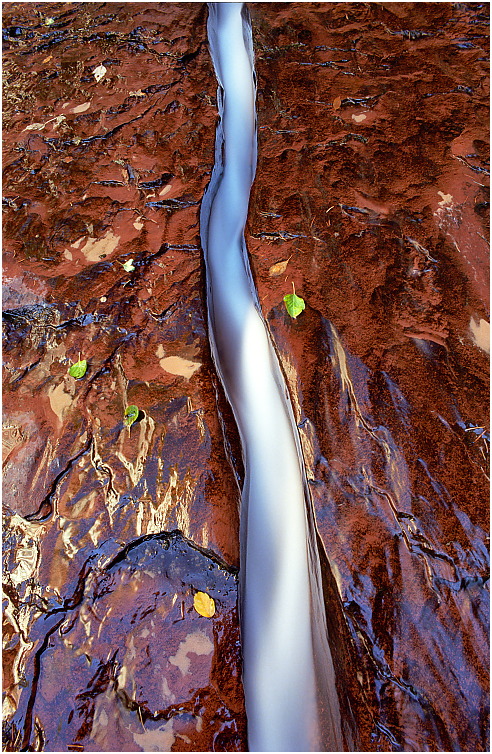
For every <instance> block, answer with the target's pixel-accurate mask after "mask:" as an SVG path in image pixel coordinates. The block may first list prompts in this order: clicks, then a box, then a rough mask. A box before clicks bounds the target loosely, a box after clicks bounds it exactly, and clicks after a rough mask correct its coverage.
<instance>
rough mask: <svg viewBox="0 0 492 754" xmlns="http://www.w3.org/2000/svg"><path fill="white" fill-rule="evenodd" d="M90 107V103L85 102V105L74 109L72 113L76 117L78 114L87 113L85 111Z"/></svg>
mask: <svg viewBox="0 0 492 754" xmlns="http://www.w3.org/2000/svg"><path fill="white" fill-rule="evenodd" d="M90 106H91V103H90V102H84V104H83V105H77V107H72V109H71V110H70V112H71V113H73V114H74V115H75V114H76V113H85V111H86V110H88V109H89V108H90Z"/></svg>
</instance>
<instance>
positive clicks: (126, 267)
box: [121, 259, 135, 272]
mask: <svg viewBox="0 0 492 754" xmlns="http://www.w3.org/2000/svg"><path fill="white" fill-rule="evenodd" d="M121 266H122V267H123V269H124V270H125V272H133V270H134V269H135V265H134V264H133V259H129V260H128V262H125V263H124V264H122V265H121Z"/></svg>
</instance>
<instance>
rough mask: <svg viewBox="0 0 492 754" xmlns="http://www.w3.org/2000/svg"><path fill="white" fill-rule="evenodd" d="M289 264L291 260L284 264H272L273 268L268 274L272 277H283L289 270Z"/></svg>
mask: <svg viewBox="0 0 492 754" xmlns="http://www.w3.org/2000/svg"><path fill="white" fill-rule="evenodd" d="M288 264H289V259H286V260H285V261H284V262H277V263H276V264H272V266H271V267H270V269H269V270H268V274H269V275H270V277H276V276H277V275H281V274H282V273H283V272H285V270H286V269H287V265H288Z"/></svg>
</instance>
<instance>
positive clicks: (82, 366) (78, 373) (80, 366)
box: [68, 359, 87, 380]
mask: <svg viewBox="0 0 492 754" xmlns="http://www.w3.org/2000/svg"><path fill="white" fill-rule="evenodd" d="M86 372H87V361H86V359H82V361H76V362H75V364H72V366H71V367H70V369H69V370H68V373H69V375H70V377H75V379H76V380H80V379H81V378H82V377H83V376H84V374H85V373H86Z"/></svg>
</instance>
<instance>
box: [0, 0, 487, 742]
mask: <svg viewBox="0 0 492 754" xmlns="http://www.w3.org/2000/svg"><path fill="white" fill-rule="evenodd" d="M250 11H251V14H252V17H253V31H254V36H255V44H256V68H257V73H258V119H259V162H258V170H257V178H256V182H255V186H254V189H253V194H252V199H251V205H250V206H251V210H250V221H249V229H248V230H249V234H247V241H248V245H249V249H250V252H251V258H252V265H253V270H254V275H255V279H256V283H257V286H258V290H259V295H260V300H261V303H262V306H263V311H264V313H265V316H266V318H267V319H268V322H269V325H270V328H271V332H272V335H273V338H274V341H275V344H276V347H277V349H278V352H279V354H280V357H281V361H282V365H283V368H284V371H285V374H286V377H287V380H288V383H289V386H290V389H291V392H292V396H293V400H294V406H295V410H296V411H297V418H298V421H299V431H300V434H301V439H302V443H303V450H304V455H305V461H306V466H307V472H308V478H309V481H310V488H311V494H312V499H313V503H314V510H315V514H316V520H317V525H318V529H319V534H320V542H321V543H322V546H323V548H324V551H325V553H324V555H323V557H324V562H325V569H324V570H325V573H324V576H325V588H326V602H327V615H328V621H329V625H330V640H331V643H332V652H333V657H334V662H335V668H336V672H337V677H338V684H339V688H338V691H339V695H340V699H341V701H342V708H343V717H344V727H345V733H346V738H347V741H348V742H349V743H350V742H351V743H350V746H351V748H353V749H355V750H366V751H402V750H406V751H426V750H427V751H439V750H440V751H446V750H448V751H449V750H469V751H470V750H472V751H485V750H488V746H489V745H488V739H487V730H488V728H487V725H488V723H487V703H488V699H487V691H488V675H487V667H488V649H487V639H488V628H487V615H488V608H487V594H486V591H485V585H486V582H487V579H488V570H487V544H488V543H487V539H486V532H487V530H488V510H489V508H488V482H487V478H486V473H487V471H488V433H487V431H486V430H487V427H488V413H487V407H488V367H489V364H488V356H487V354H486V351H485V349H486V347H487V346H488V335H487V332H488V320H489V302H488V290H489V289H488V277H487V275H488V251H487V248H486V242H485V238H486V237H487V220H488V188H487V186H488V172H487V166H486V158H487V144H488V132H487V128H486V125H487V117H488V111H487V97H488V89H487V86H488V68H487V63H486V58H487V54H488V41H487V31H488V16H487V13H488V8H487V6H486V5H484V4H480V3H468V4H467V3H459V4H452V3H439V4H437V3H364V4H362V3H275V4H273V3H253V4H251V5H250ZM3 14H4V24H3V26H4V33H3V39H4V77H5V85H4V103H3V113H4V133H3V135H4V162H3V164H4V191H3V195H4V299H3V308H4V325H5V339H4V362H5V369H4V382H3V385H4V510H5V517H6V525H5V532H6V534H5V543H4V555H5V574H6V587H5V589H6V595H7V602H6V603H5V604H6V607H5V611H4V620H5V629H4V637H5V650H4V667H5V675H4V678H5V686H6V688H5V692H6V702H5V710H6V719H7V737H6V749H7V750H19V749H21V748H24V749H27V750H33V749H35V748H37V749H42V748H44V749H45V750H47V751H49V750H60V748H61V749H63V750H71V751H81V750H83V749H87V750H93V751H95V750H97V751H100V750H109V751H110V750H119V751H123V750H125V749H130V750H138V749H140V750H144V751H145V750H152V748H153V747H158V748H159V749H160V750H173V751H201V750H215V751H231V750H232V751H240V750H244V749H245V748H246V737H245V719H244V709H243V701H242V690H241V684H240V665H239V659H240V658H239V645H238V641H239V634H238V622H237V614H236V610H235V605H236V576H235V574H236V572H235V570H234V567H236V566H237V565H238V553H239V539H238V504H239V483H240V479H241V473H242V470H241V454H240V448H239V444H238V439H237V435H236V431H235V428H234V424H233V421H232V417H231V414H230V411H229V409H228V408H227V406H226V404H225V401H224V398H223V396H222V393H221V391H220V386H219V385H218V384H217V379H216V377H215V372H214V368H213V364H212V361H211V358H210V354H209V349H208V342H207V333H206V314H205V298H204V287H205V282H204V275H203V267H202V262H201V252H200V246H199V243H200V242H199V228H198V210H199V203H200V201H201V197H202V195H203V191H204V188H205V186H206V184H207V182H208V180H209V176H210V172H211V168H212V164H213V159H214V130H215V121H216V106H215V88H216V83H215V79H214V76H213V71H212V66H211V62H210V59H209V56H208V51H207V45H206V28H205V21H206V6H205V4H199V3H183V4H179V3H151V4H147V5H146V4H141V3H109V4H103V3H82V4H75V5H73V4H69V3H42V4H37V5H33V4H28V3H6V4H4V5H3ZM103 69H104V70H103ZM130 259H131V260H133V265H134V266H135V270H130V271H126V270H125V269H124V268H123V264H124V263H125V262H128V260H130ZM281 262H287V264H286V265H285V267H284V266H283V265H280V266H279V263H281ZM272 269H273V273H272ZM292 282H294V283H295V290H296V292H297V293H298V294H299V295H300V296H302V297H303V298H304V300H305V301H306V310H305V311H304V312H303V313H302V314H301V315H300V316H299V317H298V318H297V319H296V320H292V319H291V318H290V317H289V316H288V314H287V312H286V311H285V308H284V305H283V296H284V295H285V294H286V293H290V292H291V291H292ZM79 354H80V355H81V357H82V358H85V359H87V361H88V371H87V374H86V375H85V376H84V377H83V378H82V379H80V380H75V379H74V378H72V377H70V375H69V374H68V369H69V366H70V364H71V363H73V362H74V361H76V360H77V359H78V358H79ZM129 404H136V405H137V406H138V407H139V409H140V411H141V414H140V416H139V419H138V421H137V422H135V424H133V425H132V427H131V428H130V429H128V428H127V427H126V426H125V425H124V422H123V416H124V411H125V408H126V407H127V406H128V405H129ZM173 530H179V531H180V532H181V533H177V532H174V533H172V534H170V533H169V532H173ZM166 569H167V572H166ZM136 583H138V585H139V586H138V589H136V590H135V589H134V586H133V585H134V584H136ZM196 590H201V591H205V592H208V593H210V595H211V596H212V597H213V599H214V600H215V602H216V606H217V610H216V614H215V615H214V616H213V617H212V618H210V619H208V618H205V617H202V616H200V615H198V614H197V613H196V611H194V609H193V595H194V593H195V591H196ZM219 590H220V593H219ZM226 592H228V593H227V594H226ZM152 624H153V625H152ZM146 631H148V632H149V633H148V634H146V633H145V632H146ZM153 633H154V635H152V634H153ZM190 637H191V638H190ZM209 650H210V651H209ZM159 665H161V667H160V668H159V667H158V666H159ZM183 671H184V672H183ZM188 671H189V672H188ZM57 747H58V749H57Z"/></svg>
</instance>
